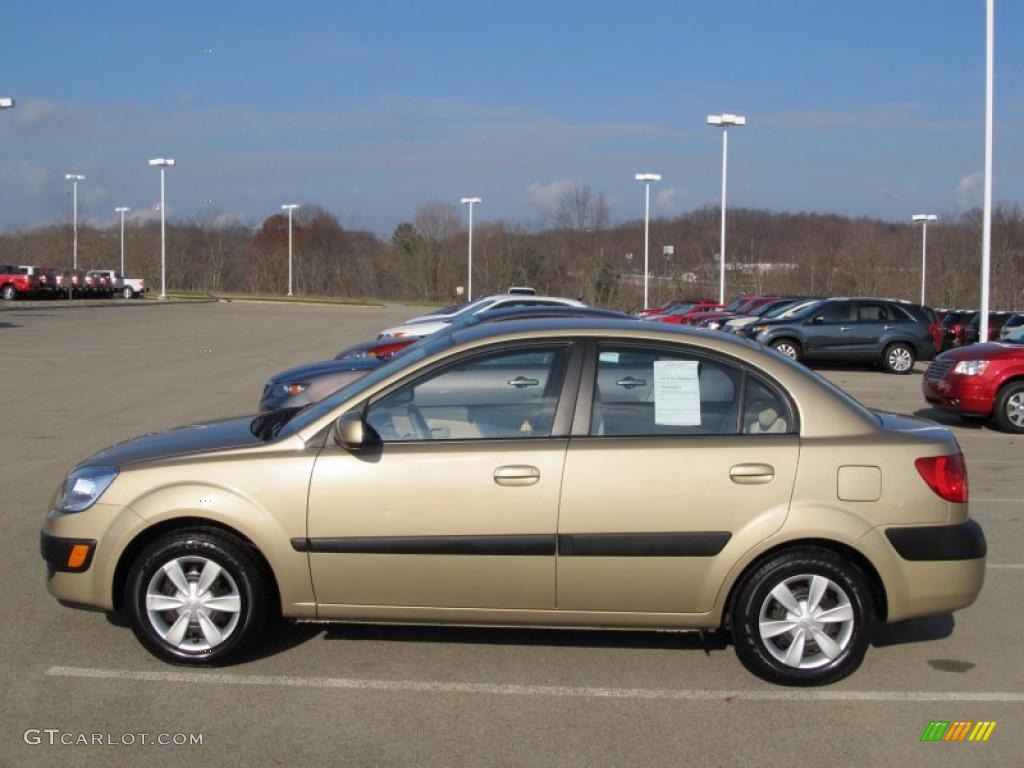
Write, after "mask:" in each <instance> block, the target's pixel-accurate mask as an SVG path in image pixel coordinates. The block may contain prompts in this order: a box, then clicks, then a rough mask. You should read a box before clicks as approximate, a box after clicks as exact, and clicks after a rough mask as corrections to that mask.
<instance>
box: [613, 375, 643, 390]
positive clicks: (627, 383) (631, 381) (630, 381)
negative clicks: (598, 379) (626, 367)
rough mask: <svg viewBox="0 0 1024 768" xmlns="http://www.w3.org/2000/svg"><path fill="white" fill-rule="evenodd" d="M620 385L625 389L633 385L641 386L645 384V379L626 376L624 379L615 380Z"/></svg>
mask: <svg viewBox="0 0 1024 768" xmlns="http://www.w3.org/2000/svg"><path fill="white" fill-rule="evenodd" d="M615 383H616V384H618V385H619V386H620V387H625V388H626V389H632V388H633V387H643V386H646V385H647V379H634V378H633V377H632V376H627V377H626V378H624V379H619V380H618V381H616V382H615Z"/></svg>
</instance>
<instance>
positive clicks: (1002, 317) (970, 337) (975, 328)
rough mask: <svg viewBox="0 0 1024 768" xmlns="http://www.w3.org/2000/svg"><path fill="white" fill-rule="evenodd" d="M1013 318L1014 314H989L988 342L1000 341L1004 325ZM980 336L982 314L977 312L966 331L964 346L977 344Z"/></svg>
mask: <svg viewBox="0 0 1024 768" xmlns="http://www.w3.org/2000/svg"><path fill="white" fill-rule="evenodd" d="M1012 316H1013V312H989V313H988V339H986V341H998V340H999V331H1000V329H1001V328H1002V327H1003V323H1005V322H1006V321H1007V320H1009V319H1010V317H1012ZM979 336H981V312H976V313H975V314H974V317H972V318H971V321H970V322H969V323H968V324H967V327H966V328H965V329H964V345H968V344H977V343H978V340H979V339H978V337H979Z"/></svg>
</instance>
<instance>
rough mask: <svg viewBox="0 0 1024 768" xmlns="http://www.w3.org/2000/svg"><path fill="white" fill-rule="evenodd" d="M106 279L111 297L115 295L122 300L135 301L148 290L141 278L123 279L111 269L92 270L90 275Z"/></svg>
mask: <svg viewBox="0 0 1024 768" xmlns="http://www.w3.org/2000/svg"><path fill="white" fill-rule="evenodd" d="M93 273H95V274H98V275H102V276H104V277H106V279H107V283H108V286H109V287H108V290H109V291H110V294H111V295H114V294H117V295H119V296H121V297H122V298H124V299H137V298H142V297H143V296H145V295H146V293H147V291H149V288H148V287H147V285H146V281H145V280H143V279H142V278H141V277H124V276H123V275H122V274H121V273H120V272H117V271H116V270H113V269H94V270H93V271H92V273H90V274H93Z"/></svg>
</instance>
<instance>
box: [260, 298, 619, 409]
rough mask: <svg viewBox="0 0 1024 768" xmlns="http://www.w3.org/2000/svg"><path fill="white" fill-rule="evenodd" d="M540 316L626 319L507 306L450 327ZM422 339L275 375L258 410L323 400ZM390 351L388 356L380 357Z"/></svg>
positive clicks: (379, 345) (594, 311)
mask: <svg viewBox="0 0 1024 768" xmlns="http://www.w3.org/2000/svg"><path fill="white" fill-rule="evenodd" d="M541 317H563V318H569V317H603V318H618V319H629V315H626V314H624V313H622V312H615V311H614V310H610V309H598V308H596V307H561V306H555V307H509V308H506V309H492V310H486V311H484V312H480V313H478V314H474V315H466V316H463V317H461V318H459V319H458V320H455V321H453V323H452V326H450V327H467V326H470V325H477V324H479V323H496V322H508V321H510V320H520V319H524V318H534V319H536V318H541ZM423 338H425V337H420V338H416V337H406V338H402V339H393V338H390V339H385V340H384V341H370V342H364V343H363V344H356V345H355V346H352V347H349V348H348V350H343V351H348V352H351V351H352V350H363V351H366V350H371V351H373V352H374V354H363V355H360V354H358V353H352V354H349V355H347V356H340V355H339V356H336V357H335V358H334V360H327V361H324V362H319V363H309V364H308V365H300V366H298V367H296V368H290V369H289V370H287V371H283V372H281V373H278V374H275V375H274V376H272V377H271V378H270V380H269V381H267V383H266V384H265V385H264V387H263V394H262V395H261V397H260V405H259V408H260V411H261V412H267V411H274V410H277V409H280V408H294V407H303V406H306V405H309V404H310V403H316V402H319V401H320V400H323V399H324V398H325V397H327V396H328V395H329V394H331V393H332V392H335V391H337V390H339V389H341V388H342V387H343V386H346V385H348V384H350V383H352V382H353V381H355V380H356V379H358V378H361V377H362V376H365V375H366V374H367V373H369V372H370V371H372V370H373V369H374V368H377V367H378V366H379V365H381V364H382V363H384V362H385V361H386V360H389V359H390V358H391V357H394V356H395V355H399V354H401V353H402V351H403V350H404V349H405V348H407V347H409V346H411V345H412V344H414V343H417V342H420V343H422V339H423ZM384 350H390V354H386V355H385V354H380V353H381V352H383V351H384Z"/></svg>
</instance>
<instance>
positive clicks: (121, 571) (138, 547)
mask: <svg viewBox="0 0 1024 768" xmlns="http://www.w3.org/2000/svg"><path fill="white" fill-rule="evenodd" d="M184 529H201V530H207V531H217V532H221V533H228V534H230V535H232V536H234V537H235V538H237V539H239V540H240V541H241V542H242V543H243V544H244V545H245V546H246V547H247V548H248V549H249V552H250V553H251V554H252V556H253V557H254V558H255V559H256V561H257V563H259V565H260V568H261V569H262V571H263V575H264V576H265V577H266V580H267V584H266V586H267V598H268V599H267V604H268V607H269V608H270V609H271V610H274V611H277V612H280V611H281V608H282V603H281V589H280V587H279V586H278V583H277V575H276V574H275V573H274V569H273V568H271V566H270V563H269V562H268V560H267V558H266V557H265V556H264V554H263V552H261V551H260V549H259V547H257V546H256V545H255V544H254V543H253V542H252V540H251V539H250V538H249V537H248V536H246V535H245V534H244V533H242V532H241V531H239V530H237V529H236V528H233V527H231V526H230V525H226V524H225V523H222V522H219V521H216V520H211V519H209V518H204V517H174V518H171V519H168V520H161V521H160V522H158V523H154V524H153V525H151V526H148V527H147V528H144V529H143V530H141V531H139V532H138V533H137V534H136V535H135V537H134V538H133V539H132V540H131V541H130V542H129V543H128V545H127V546H126V547H125V548H124V549H123V550H122V551H121V554H120V556H119V557H118V560H117V565H116V566H115V568H114V578H113V584H112V594H111V598H112V600H113V604H114V610H115V611H117V610H120V609H121V608H122V607H123V606H124V590H125V584H126V582H127V579H128V572H129V571H130V570H131V567H132V563H134V562H135V560H136V558H137V557H138V556H139V554H140V553H141V552H142V550H143V549H145V548H146V547H147V546H148V545H149V544H150V543H151V542H153V541H156V539H158V538H160V537H161V536H163V535H165V534H168V533H172V532H174V531H179V530H184Z"/></svg>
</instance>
